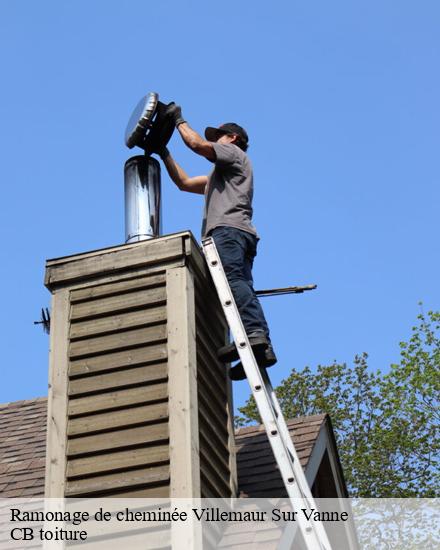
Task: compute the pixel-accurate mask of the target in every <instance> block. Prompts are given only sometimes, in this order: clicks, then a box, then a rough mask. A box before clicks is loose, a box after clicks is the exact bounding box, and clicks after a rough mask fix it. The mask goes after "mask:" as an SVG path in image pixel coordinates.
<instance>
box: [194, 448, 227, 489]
mask: <svg viewBox="0 0 440 550" xmlns="http://www.w3.org/2000/svg"><path fill="white" fill-rule="evenodd" d="M200 473H201V474H202V475H203V476H204V477H206V478H208V479H209V480H210V482H211V485H212V486H213V487H215V489H216V493H217V495H216V496H218V497H228V496H229V494H230V487H229V482H225V481H224V480H223V479H221V477H220V476H219V473H218V472H217V471H216V470H214V469H213V468H212V467H211V465H210V463H209V461H208V460H206V457H205V456H204V455H203V454H201V456H200Z"/></svg>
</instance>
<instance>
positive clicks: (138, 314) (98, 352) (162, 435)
mask: <svg viewBox="0 0 440 550" xmlns="http://www.w3.org/2000/svg"><path fill="white" fill-rule="evenodd" d="M166 337H167V334H166V288H165V272H162V273H158V274H154V275H149V276H148V275H147V276H142V277H135V278H133V279H126V280H122V281H119V282H113V283H107V284H100V285H95V286H89V287H87V288H79V289H76V290H72V291H71V292H70V316H69V346H68V360H69V370H68V389H67V393H68V406H67V414H68V418H67V447H66V456H67V463H66V488H65V494H66V496H75V497H78V496H92V495H99V494H106V496H113V495H114V496H117V495H118V492H119V491H120V490H123V491H127V490H135V489H136V490H143V491H145V494H146V495H147V494H148V496H164V494H167V487H168V485H169V477H170V473H169V445H168V423H167V419H168V383H167V377H168V372H167V362H166V359H167V357H166V353H167V352H166V349H167V348H166Z"/></svg>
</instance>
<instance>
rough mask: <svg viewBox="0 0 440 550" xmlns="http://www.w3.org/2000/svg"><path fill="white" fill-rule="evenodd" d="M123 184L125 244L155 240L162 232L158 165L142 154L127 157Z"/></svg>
mask: <svg viewBox="0 0 440 550" xmlns="http://www.w3.org/2000/svg"><path fill="white" fill-rule="evenodd" d="M124 181H125V242H126V243H134V242H137V241H143V240H146V239H151V238H153V237H158V236H159V235H160V233H161V232H162V219H161V218H162V217H161V196H160V194H161V192H160V164H159V162H158V161H157V160H156V159H154V158H151V157H148V156H146V155H143V156H136V157H131V158H129V159H128V160H127V162H126V163H125V166H124Z"/></svg>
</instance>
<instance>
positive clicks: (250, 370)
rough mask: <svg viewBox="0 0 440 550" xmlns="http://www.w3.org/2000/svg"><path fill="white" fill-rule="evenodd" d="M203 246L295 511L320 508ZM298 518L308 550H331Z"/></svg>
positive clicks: (322, 534) (221, 277)
mask: <svg viewBox="0 0 440 550" xmlns="http://www.w3.org/2000/svg"><path fill="white" fill-rule="evenodd" d="M202 249H203V253H204V255H205V258H206V262H207V264H208V268H209V271H210V273H211V277H212V280H213V281H214V285H215V288H216V290H217V294H218V297H219V299H220V303H221V306H222V308H223V311H224V314H225V317H226V321H227V323H228V325H229V329H230V331H231V334H232V337H233V339H234V342H235V345H236V347H237V350H238V354H239V357H240V360H241V362H242V365H243V368H244V371H245V373H246V377H247V379H248V382H249V385H250V387H251V391H252V395H253V396H254V399H255V403H256V405H257V408H258V412H259V413H260V417H261V420H262V422H263V424H264V427H265V429H266V433H267V437H268V439H269V442H270V445H271V447H272V451H273V454H274V456H275V460H276V462H277V464H278V468H279V470H280V473H281V477H282V479H283V482H284V485H285V487H286V491H287V494H288V496H289V499H290V500H291V505H292V509H293V510H295V508H296V507H297V505H298V503H301V506H300V508H305V509H307V510H312V509H314V510H317V507H316V505H315V503H314V499H313V496H312V492H311V490H310V488H309V486H308V483H307V480H306V476H305V475H304V471H303V469H302V466H301V463H300V461H299V459H298V455H297V453H296V451H295V447H294V445H293V442H292V438H291V437H290V434H289V430H288V428H287V425H286V421H285V420H284V416H283V413H282V411H281V408H280V405H279V402H278V399H277V397H276V395H275V392H274V390H273V388H272V384H271V382H270V379H269V376H268V374H267V372H266V369H262V370H260V369H259V367H258V364H257V361H256V359H255V356H254V353H253V351H252V348H251V346H250V344H249V340H248V337H247V335H246V332H245V330H244V327H243V323H242V320H241V317H240V314H239V312H238V309H237V306H236V304H235V300H234V297H233V295H232V291H231V287H230V286H229V283H228V280H227V278H226V274H225V272H224V270H223V265H222V263H221V260H220V256H219V254H218V252H217V248H216V246H215V243H214V240H213V239H212V237H208V238H207V239H203V241H202ZM297 518H298V519H297V524H298V527H299V529H300V531H301V533H302V536H303V539H304V542H305V545H306V548H307V550H332V549H331V546H330V542H329V540H328V537H327V533H326V531H325V529H324V526H323V524H322V523H321V522H320V521H311V522H310V521H308V520H307V519H306V517H305V516H304V514H301V513H299V514H298V515H297Z"/></svg>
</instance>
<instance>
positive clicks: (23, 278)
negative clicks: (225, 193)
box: [0, 0, 440, 406]
mask: <svg viewBox="0 0 440 550" xmlns="http://www.w3.org/2000/svg"><path fill="white" fill-rule="evenodd" d="M439 23H440V4H439V3H438V2H437V1H434V0H425V1H424V2H415V1H408V0H370V1H368V2H355V1H353V0H351V1H348V0H334V1H333V2H328V1H324V0H317V1H310V2H299V1H298V0H274V1H273V2H270V3H269V2H263V1H260V0H252V1H251V0H240V1H237V0H224V1H223V2H221V3H219V2H206V1H200V0H193V1H177V0H174V1H169V0H161V1H160V2H155V3H153V2H147V1H146V0H144V1H140V0H130V1H126V2H122V1H119V2H115V1H110V0H106V1H102V0H93V1H90V0H87V1H85V0H75V2H73V1H70V2H69V1H66V0H56V1H50V0H39V1H38V2H35V1H33V0H27V1H25V0H1V1H0V60H1V64H0V67H1V69H0V70H1V80H2V86H1V89H0V120H1V128H0V151H1V163H0V170H1V186H2V187H1V188H2V200H1V201H0V223H1V234H2V235H3V243H2V247H3V253H2V260H3V261H2V262H1V267H0V277H1V287H0V288H1V303H2V312H1V313H2V315H1V321H0V322H1V330H0V335H1V341H2V367H1V379H0V380H1V382H0V403H3V402H8V401H15V400H19V399H29V398H33V397H37V396H43V395H46V394H47V371H48V349H49V340H48V337H47V335H45V334H44V333H43V331H42V330H41V328H40V327H38V326H34V324H33V322H34V321H35V320H38V318H39V316H40V310H41V308H42V307H49V306H50V293H49V292H48V290H47V289H46V288H45V287H44V285H43V278H44V269H45V261H46V259H48V258H55V257H59V256H65V255H68V254H75V253H79V252H84V251H88V250H95V249H99V248H103V247H107V246H113V245H117V244H121V243H123V241H124V204H123V166H124V162H125V161H126V160H127V159H128V158H129V157H130V156H132V154H136V153H138V152H139V151H130V150H128V149H127V148H126V147H125V145H124V140H123V138H124V131H125V126H126V123H127V121H128V118H129V116H130V114H131V111H132V110H133V108H134V107H135V105H136V104H137V102H138V101H139V99H140V98H141V97H142V96H144V95H145V94H147V93H148V92H150V91H156V92H158V93H159V96H160V99H161V100H162V101H164V102H169V101H176V102H177V103H179V104H180V105H181V106H182V111H183V115H184V117H185V118H186V120H188V122H189V124H190V125H191V126H192V127H193V128H194V129H195V130H197V131H199V132H202V131H203V129H204V128H205V126H207V125H218V124H220V123H223V122H229V121H234V122H237V123H239V124H241V125H242V126H244V127H245V128H246V130H247V131H248V134H249V136H250V148H249V155H250V157H251V160H252V163H253V166H254V181H255V198H254V212H255V214H254V222H255V225H256V227H257V230H258V233H259V235H260V237H261V240H260V243H259V249H258V256H257V258H256V262H255V268H254V279H255V287H256V288H257V289H263V288H273V287H278V286H288V285H306V284H317V285H318V288H317V290H314V291H312V292H308V293H305V294H302V295H293V296H283V297H272V298H265V299H264V302H263V307H264V309H265V312H266V316H267V319H268V322H269V325H270V328H271V335H272V340H273V343H274V347H275V350H276V353H277V355H278V360H279V361H278V364H277V365H276V366H274V367H273V368H272V369H271V371H270V373H271V378H272V382H273V383H274V384H277V383H279V382H280V381H281V380H282V379H283V378H286V377H287V376H288V375H289V373H290V372H291V370H292V369H302V368H303V367H304V366H306V365H309V366H310V367H311V368H312V369H314V368H316V366H317V365H318V364H322V365H325V364H330V363H332V362H333V361H338V362H346V363H347V364H351V363H352V361H353V358H354V356H355V355H356V354H360V353H362V352H367V353H368V354H369V366H370V368H371V369H373V370H376V369H381V370H387V369H388V368H389V365H390V364H391V363H393V362H397V361H398V360H399V341H401V340H406V339H408V338H409V336H410V333H411V327H412V326H413V325H414V324H415V322H416V317H417V315H418V313H419V312H420V310H421V306H420V305H419V302H423V306H422V307H423V309H424V310H425V311H427V310H430V309H434V310H439V309H440V300H439V292H438V284H439V280H440V259H439V250H438V248H439V247H438V223H439V222H438V218H439V216H438V212H439V202H440V201H439V199H440V191H439V183H440V181H439V180H440V166H439V145H440V143H439V141H440V140H439V137H440V136H439V133H440V130H439V129H440V109H439V97H440V71H439V54H440V33H439ZM170 149H171V151H172V153H173V154H174V156H175V158H176V159H177V161H178V162H180V163H181V164H182V166H183V167H184V168H185V170H186V171H187V172H188V173H189V174H190V175H200V174H205V173H207V172H208V171H209V170H210V165H209V163H208V162H207V161H206V160H205V159H203V158H202V157H198V156H197V155H195V154H194V153H192V152H191V151H190V150H189V149H187V148H186V147H185V146H184V145H183V144H182V142H181V140H180V138H179V136H178V135H177V134H175V135H174V136H173V138H172V140H171V142H170ZM162 198H163V230H164V233H165V234H166V233H173V232H177V231H182V230H191V231H192V232H193V233H194V235H195V236H196V237H197V238H199V237H200V225H201V218H202V208H203V197H202V196H197V195H192V194H188V193H182V192H180V191H179V190H178V189H177V188H176V187H175V186H174V184H173V183H172V182H171V181H170V179H169V178H168V176H167V175H166V174H165V172H163V177H162ZM248 396H249V388H248V386H247V382H246V381H243V382H239V383H235V385H234V399H235V404H236V406H239V405H242V404H243V403H244V402H245V400H246V399H247V397H248Z"/></svg>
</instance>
